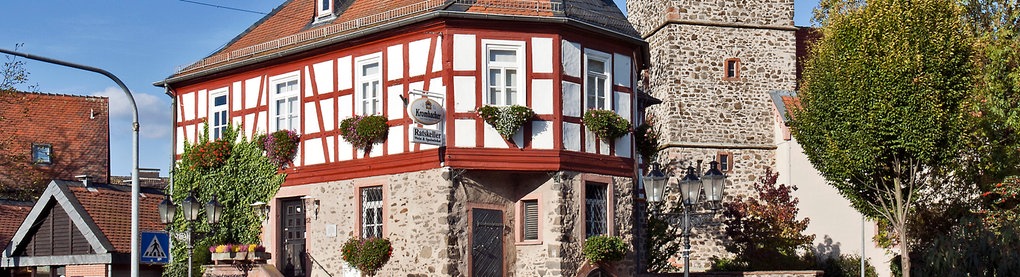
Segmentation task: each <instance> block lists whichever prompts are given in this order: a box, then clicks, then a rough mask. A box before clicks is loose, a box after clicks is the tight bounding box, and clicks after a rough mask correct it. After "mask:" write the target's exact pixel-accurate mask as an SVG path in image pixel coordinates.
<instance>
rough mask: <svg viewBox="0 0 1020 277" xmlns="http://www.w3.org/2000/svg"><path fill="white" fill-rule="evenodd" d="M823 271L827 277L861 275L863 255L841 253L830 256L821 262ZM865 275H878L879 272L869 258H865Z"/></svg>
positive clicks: (867, 276) (871, 276)
mask: <svg viewBox="0 0 1020 277" xmlns="http://www.w3.org/2000/svg"><path fill="white" fill-rule="evenodd" d="M820 266H821V268H822V270H823V271H825V277H854V276H861V256H857V255H839V257H829V258H828V259H825V260H824V261H822V263H821V264H820ZM864 268H865V269H864V276H865V277H877V276H878V273H876V272H875V267H874V266H872V265H871V262H870V261H868V260H867V259H865V260H864Z"/></svg>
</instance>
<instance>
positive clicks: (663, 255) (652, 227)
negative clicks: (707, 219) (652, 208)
mask: <svg viewBox="0 0 1020 277" xmlns="http://www.w3.org/2000/svg"><path fill="white" fill-rule="evenodd" d="M680 207H681V206H680V205H674V206H672V207H670V209H669V210H668V211H666V213H672V214H679V213H680V212H682V210H680ZM647 219H648V227H647V228H648V239H647V240H646V241H645V249H648V255H647V256H648V261H647V263H648V272H656V273H666V272H674V271H676V270H678V269H679V268H676V267H675V266H673V264H670V263H669V258H670V257H673V256H674V255H676V253H680V251H681V250H683V244H682V243H681V241H680V239H681V236H679V235H677V234H679V232H680V225H675V224H669V222H668V221H666V220H662V219H660V218H659V216H657V215H654V212H650V213H649V214H648V216H647Z"/></svg>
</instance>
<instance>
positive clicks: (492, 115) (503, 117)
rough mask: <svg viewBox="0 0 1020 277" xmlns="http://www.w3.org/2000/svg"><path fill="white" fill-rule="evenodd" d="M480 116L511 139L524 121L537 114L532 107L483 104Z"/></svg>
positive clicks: (504, 136)
mask: <svg viewBox="0 0 1020 277" xmlns="http://www.w3.org/2000/svg"><path fill="white" fill-rule="evenodd" d="M478 116H479V117H481V118H482V120H485V123H489V125H490V126H492V128H495V129H496V132H498V133H499V135H500V136H503V139H507V140H509V139H510V137H511V136H513V135H514V133H516V132H517V130H519V129H521V126H523V125H524V123H527V122H528V120H531V118H532V117H534V116H535V112H534V111H532V110H531V108H528V107H525V106H518V105H511V106H482V107H481V108H478Z"/></svg>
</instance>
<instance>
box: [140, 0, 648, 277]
mask: <svg viewBox="0 0 1020 277" xmlns="http://www.w3.org/2000/svg"><path fill="white" fill-rule="evenodd" d="M646 64H647V50H646V44H645V42H644V41H643V40H642V39H641V37H640V36H639V35H638V33H637V32H636V31H635V30H634V29H633V27H631V25H630V24H629V23H628V22H627V20H626V18H625V17H624V15H623V14H622V13H621V12H620V10H619V9H618V8H617V7H616V6H615V5H614V4H613V3H612V2H610V1H603V0H564V1H518V0H485V1H474V0H471V1H467V0H447V1H434V0H429V1H408V0H391V1H380V0H353V1H332V0H291V1H286V2H284V3H283V4H282V5H281V6H280V7H278V8H276V9H275V10H273V11H272V12H271V13H270V14H268V15H267V16H266V17H264V18H263V19H262V20H260V21H258V22H256V23H255V24H254V25H252V26H251V27H250V28H248V30H246V31H245V32H244V33H242V34H240V35H238V36H237V37H236V38H235V39H233V40H232V41H230V42H228V43H227V44H226V46H225V47H224V48H223V49H220V50H219V51H217V52H216V53H214V54H212V55H211V56H209V57H207V58H205V59H202V60H200V61H198V62H196V63H194V64H192V65H190V66H187V67H185V68H183V69H181V70H180V71H178V72H176V73H174V74H173V75H172V76H170V77H169V78H168V79H166V80H164V81H161V82H158V83H156V85H157V86H164V87H166V88H167V89H168V91H169V92H170V93H169V94H170V95H171V97H173V101H174V103H175V110H176V118H175V122H176V123H175V134H176V135H175V139H174V141H175V144H176V154H177V155H178V157H179V155H180V154H181V153H182V152H183V149H184V143H185V142H186V141H197V138H198V133H199V132H200V131H202V130H203V128H202V126H203V124H208V126H209V130H210V136H211V137H212V138H216V137H218V136H219V134H221V133H222V130H224V129H223V128H226V127H227V125H228V124H233V126H237V127H240V128H241V130H242V132H243V134H245V135H247V136H248V137H253V136H254V135H256V134H264V133H267V132H273V131H277V130H283V129H290V130H294V131H297V132H298V133H299V134H301V142H300V144H299V147H300V149H299V151H298V154H297V157H296V158H295V159H294V161H293V164H292V165H290V166H288V167H287V168H286V169H285V170H284V172H286V173H287V180H286V181H285V183H284V184H283V187H282V188H281V189H280V190H279V192H278V193H277V195H276V196H275V197H274V199H273V201H272V203H270V204H271V207H272V209H271V211H272V214H271V216H270V218H269V220H268V224H267V227H266V228H265V232H264V234H263V236H264V244H266V245H267V248H268V250H269V251H270V252H273V258H274V259H273V260H271V261H270V263H272V264H274V265H276V266H277V267H278V268H280V269H281V270H282V271H283V272H284V273H285V275H288V276H310V275H314V276H326V275H333V276H336V275H338V274H340V273H341V272H349V271H348V270H349V269H348V268H347V267H346V266H345V265H344V263H343V262H342V260H341V258H340V247H341V245H342V244H343V243H344V242H345V241H347V240H348V239H349V238H351V237H386V238H388V239H390V240H391V241H392V242H393V253H392V254H393V255H392V257H391V258H390V260H389V262H388V263H386V264H385V266H383V267H382V269H381V270H380V271H379V273H378V275H379V276H396V275H415V276H503V275H510V276H562V275H567V276H589V274H591V276H598V275H599V274H606V273H609V274H613V275H615V276H633V275H634V274H636V272H638V271H639V266H637V265H636V264H635V260H636V259H635V258H634V255H633V254H632V253H633V252H630V253H631V254H628V255H629V256H628V257H627V258H626V259H625V260H624V261H622V262H618V263H615V264H614V266H612V267H603V268H599V267H598V266H594V265H590V264H588V263H586V262H585V261H584V258H583V257H582V256H581V251H580V250H581V246H582V243H583V242H584V240H585V238H587V237H589V236H592V235H599V234H605V235H613V236H621V237H623V238H624V239H625V240H626V241H627V242H629V243H630V244H631V245H632V246H634V245H639V243H638V242H637V241H636V239H635V230H634V226H635V223H636V222H637V221H638V220H639V217H638V216H637V214H636V213H635V210H634V209H635V200H636V194H635V190H636V189H637V184H636V183H635V182H634V180H635V178H634V177H635V174H636V163H635V154H634V151H632V149H633V141H632V138H631V136H630V135H626V136H624V137H621V138H618V139H616V140H615V141H613V142H612V143H607V142H604V141H601V140H599V139H597V138H595V137H594V135H592V133H591V132H590V131H589V130H588V129H587V128H586V126H585V124H584V122H582V120H581V116H582V114H583V112H584V111H585V110H587V109H605V110H611V111H614V112H616V113H617V114H619V115H620V116H622V117H623V118H625V119H627V120H629V121H631V122H632V123H640V122H641V118H642V117H641V114H642V113H643V112H642V110H643V104H641V103H642V99H647V98H642V97H640V95H639V92H638V91H637V83H638V76H639V72H640V71H641V70H642V69H644V67H645V65H646ZM421 91H424V92H427V94H428V97H430V98H432V99H433V100H436V101H438V103H439V104H440V105H441V106H443V108H444V109H445V110H444V111H445V117H444V118H443V119H442V120H441V123H440V124H438V125H424V126H423V125H420V124H416V123H414V122H413V121H412V119H411V118H410V116H409V114H408V113H407V112H406V110H405V104H404V102H403V100H402V98H409V99H410V100H415V99H418V98H421V97H423V96H422V95H421V94H420V92H421ZM484 105H495V106H506V105H522V106H528V107H530V108H531V109H533V110H534V111H535V113H536V114H537V116H535V117H534V118H532V119H531V121H529V122H528V123H527V124H525V125H524V126H523V128H521V129H520V130H519V131H518V132H517V133H516V134H514V135H513V136H512V138H511V139H510V140H506V139H504V138H502V137H501V136H500V135H499V134H498V133H497V132H496V131H495V129H494V128H493V127H492V126H490V125H489V124H487V123H486V122H484V121H483V120H482V119H481V118H479V116H478V115H477V113H476V110H477V109H478V108H480V107H482V106H484ZM355 115H382V116H385V117H386V118H388V119H389V122H388V124H389V126H390V129H389V137H388V139H387V140H386V141H385V142H383V143H381V144H376V145H375V146H374V147H372V148H371V151H369V152H368V153H366V152H365V151H363V150H361V149H354V148H353V147H352V146H351V144H349V143H347V142H346V141H345V140H344V139H343V138H341V137H340V135H339V130H338V126H339V123H340V122H341V121H342V120H343V119H346V118H350V117H352V116H355ZM416 128H425V129H432V130H440V131H444V133H445V136H443V137H442V138H440V139H439V141H440V142H441V143H442V144H444V146H436V145H430V144H421V143H414V142H412V135H413V134H414V133H415V130H416Z"/></svg>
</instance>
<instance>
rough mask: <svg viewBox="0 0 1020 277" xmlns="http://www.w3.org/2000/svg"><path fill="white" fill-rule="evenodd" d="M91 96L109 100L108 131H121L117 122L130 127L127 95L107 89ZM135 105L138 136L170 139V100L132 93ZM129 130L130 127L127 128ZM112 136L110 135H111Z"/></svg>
mask: <svg viewBox="0 0 1020 277" xmlns="http://www.w3.org/2000/svg"><path fill="white" fill-rule="evenodd" d="M91 95H92V96H103V97H108V98H110V122H111V126H110V130H111V131H114V130H119V129H123V128H120V127H118V126H116V125H117V122H127V123H126V124H127V125H125V126H130V124H131V123H130V122H131V115H132V110H131V103H130V102H128V99H127V94H125V93H124V92H123V91H122V90H121V89H120V88H117V87H107V88H106V89H105V90H103V91H100V92H94V93H92V94H91ZM131 95H132V97H133V98H134V99H135V105H136V106H137V107H138V125H139V131H140V132H139V136H141V137H145V138H153V139H155V138H169V137H170V131H171V129H170V128H171V127H170V98H169V97H160V96H158V95H153V94H149V93H144V92H141V93H140V92H132V93H131ZM127 130H130V127H127ZM111 135H112V134H111Z"/></svg>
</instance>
